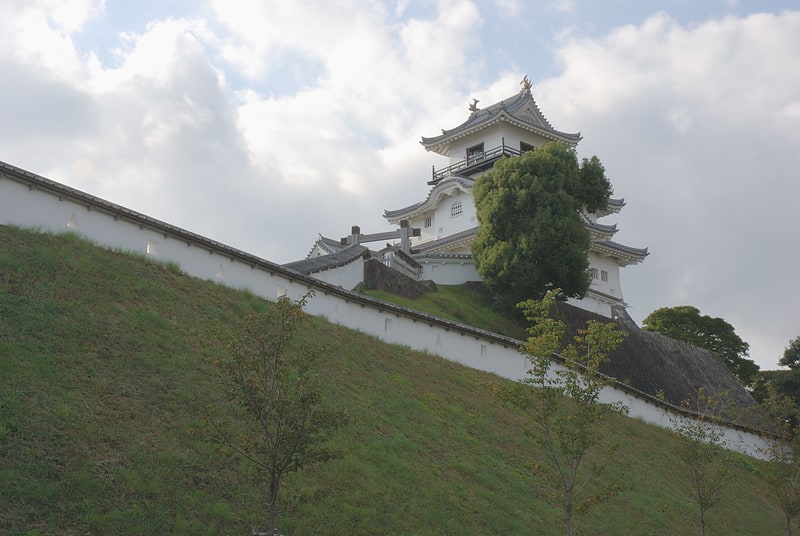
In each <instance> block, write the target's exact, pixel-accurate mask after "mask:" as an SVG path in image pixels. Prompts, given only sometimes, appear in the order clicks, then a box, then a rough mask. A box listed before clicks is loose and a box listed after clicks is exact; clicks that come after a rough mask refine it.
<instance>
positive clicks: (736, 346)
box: [642, 305, 759, 386]
mask: <svg viewBox="0 0 800 536" xmlns="http://www.w3.org/2000/svg"><path fill="white" fill-rule="evenodd" d="M642 325H643V327H644V329H646V330H648V331H655V332H657V333H660V334H662V335H665V336H667V337H670V338H672V339H677V340H679V341H684V342H688V343H690V344H693V345H695V346H699V347H700V348H705V349H706V350H709V351H711V352H713V353H714V354H716V355H717V356H718V357H719V358H720V359H722V362H723V363H724V364H725V366H726V367H727V368H728V370H730V371H731V372H732V373H733V374H734V376H736V378H737V379H738V380H739V382H740V383H741V384H742V385H745V386H749V385H752V383H753V381H754V380H755V378H756V375H757V374H758V369H759V367H758V365H757V364H756V363H755V361H753V360H751V359H748V358H747V356H748V352H749V351H750V345H749V344H747V343H746V342H744V341H743V340H742V339H741V338H740V337H739V336H738V335H737V334H736V332H735V331H734V329H733V326H731V325H730V324H729V323H728V322H726V321H725V320H723V319H722V318H713V317H710V316H708V315H700V311H699V310H698V309H697V308H696V307H692V306H691V305H681V306H678V307H662V308H661V309H656V310H655V311H653V312H652V313H650V314H649V315H647V317H646V318H645V319H644V320H643V321H642Z"/></svg>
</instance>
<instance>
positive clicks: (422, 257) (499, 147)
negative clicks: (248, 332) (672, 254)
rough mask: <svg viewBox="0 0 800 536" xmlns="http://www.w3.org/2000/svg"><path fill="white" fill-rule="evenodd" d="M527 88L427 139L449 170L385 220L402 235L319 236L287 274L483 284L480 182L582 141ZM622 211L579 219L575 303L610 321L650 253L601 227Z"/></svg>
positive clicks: (617, 205) (614, 205)
mask: <svg viewBox="0 0 800 536" xmlns="http://www.w3.org/2000/svg"><path fill="white" fill-rule="evenodd" d="M521 86H522V88H521V89H520V91H519V92H518V93H517V94H516V95H513V96H511V97H509V98H507V99H504V100H502V101H500V102H497V103H494V104H492V105H491V106H488V107H486V108H479V107H478V102H479V101H478V100H477V99H473V102H472V104H470V106H469V111H470V115H469V117H467V119H466V120H465V121H464V122H463V123H461V124H460V125H458V126H456V127H454V128H451V129H447V130H444V129H443V130H442V133H441V134H440V135H438V136H434V137H430V138H427V137H423V138H422V140H421V144H422V146H423V147H424V148H425V149H426V150H428V151H432V152H435V153H437V154H440V155H442V156H445V157H447V158H448V159H449V162H448V165H447V166H445V167H443V168H441V169H436V168H435V167H434V168H433V170H432V174H431V179H430V180H429V181H428V185H429V186H430V187H431V188H430V191H429V193H428V196H427V197H426V198H425V199H424V200H422V201H420V202H418V203H414V204H413V205H410V206H407V207H404V208H399V209H395V210H386V211H385V212H384V218H385V219H386V220H387V221H388V222H389V223H390V224H392V225H397V226H399V229H398V230H397V231H393V232H387V233H378V234H374V235H364V234H361V231H360V229H359V228H358V227H354V228H353V230H352V232H351V235H350V236H348V237H345V238H342V239H341V240H333V239H330V238H326V237H325V236H323V235H320V236H319V238H318V240H317V241H316V242H315V244H314V245H313V247H312V249H311V252H310V253H309V254H308V257H307V258H306V259H305V260H304V261H297V262H294V263H289V264H288V265H286V266H287V267H290V268H292V269H295V270H298V271H300V272H302V273H304V274H306V275H311V276H313V277H319V278H322V279H324V280H326V281H328V282H332V277H331V276H333V275H334V274H335V272H336V271H338V270H344V269H346V267H347V266H348V264H349V262H348V261H349V260H352V259H355V258H357V257H360V256H364V255H367V256H370V257H372V258H377V259H380V260H381V262H383V263H384V264H385V265H387V266H390V267H392V268H394V269H395V270H397V271H399V272H401V273H403V274H404V275H406V276H408V277H411V278H413V279H415V280H431V281H434V282H435V283H439V284H448V285H455V284H461V283H464V282H467V281H479V280H480V279H481V278H480V276H479V275H478V272H477V270H476V269H475V265H474V263H473V261H472V255H471V245H472V241H473V239H474V238H475V235H476V232H477V229H478V225H479V223H478V221H477V216H476V210H475V203H474V200H473V197H472V187H473V185H474V184H475V181H476V180H477V179H478V178H479V177H480V176H481V175H482V174H484V173H486V172H487V171H488V170H490V169H491V168H492V166H493V165H494V163H495V162H497V160H499V159H500V158H502V157H515V156H519V155H521V154H523V153H524V152H526V151H530V150H532V149H534V148H536V147H539V146H541V145H543V144H545V143H548V142H551V141H560V142H563V143H565V144H566V145H567V146H568V147H571V148H574V147H576V146H577V144H578V142H579V141H580V140H581V135H580V134H579V133H574V134H573V133H567V132H561V131H559V130H556V129H554V128H553V127H552V126H551V125H550V123H549V122H548V121H547V119H545V117H544V115H543V114H542V112H541V111H540V110H539V107H538V106H537V104H536V101H535V100H534V99H533V95H532V93H531V83H530V81H529V80H528V77H527V76H526V77H525V78H524V79H523V80H522V82H521ZM624 206H625V202H624V200H623V199H610V200H609V203H608V207H607V209H606V210H605V211H603V212H597V213H588V212H586V211H582V212H581V217H582V219H583V222H584V224H585V225H586V228H587V229H588V231H589V235H590V238H591V245H590V248H589V253H588V257H589V259H588V260H589V272H590V277H591V283H590V287H589V291H588V292H587V294H586V296H585V297H584V298H583V299H580V300H572V301H571V303H572V304H573V305H576V306H578V307H580V308H582V309H586V310H588V311H591V312H594V313H598V314H601V315H603V316H606V317H609V318H613V317H615V316H616V315H617V314H618V312H619V310H620V309H619V308H624V307H625V306H626V303H625V301H624V298H623V293H622V286H621V282H620V268H621V267H623V266H627V265H629V264H638V263H640V262H642V261H643V260H644V258H645V257H646V256H647V254H648V252H647V249H646V248H644V249H640V248H634V247H630V246H626V245H623V244H620V243H618V242H615V241H613V240H612V239H611V238H612V237H613V235H614V234H615V233H616V232H617V227H616V225H605V224H602V223H600V222H599V221H598V220H599V219H600V218H602V217H604V216H608V215H610V214H615V213H618V212H619V211H620V210H621V209H622V207H624ZM386 240H390V241H392V242H390V243H387V244H386V247H384V248H383V249H380V250H378V251H372V250H368V249H367V248H366V247H365V246H363V245H362V244H363V243H369V242H378V241H386ZM334 279H335V278H334Z"/></svg>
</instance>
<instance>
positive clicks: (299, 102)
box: [0, 0, 800, 369]
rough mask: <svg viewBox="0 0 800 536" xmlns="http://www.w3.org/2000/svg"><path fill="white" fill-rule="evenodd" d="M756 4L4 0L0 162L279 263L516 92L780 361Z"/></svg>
mask: <svg viewBox="0 0 800 536" xmlns="http://www.w3.org/2000/svg"><path fill="white" fill-rule="evenodd" d="M795 6H796V3H795V2H792V1H789V0H784V1H768V0H704V1H703V2H695V1H690V0H664V1H661V2H656V1H648V0H606V1H604V2H598V1H596V0H552V1H548V0H541V1H537V2H525V1H522V0H396V1H389V0H387V1H371V0H351V1H348V0H331V1H327V0H326V1H322V0H317V1H311V0H306V1H303V0H293V1H292V2H286V1H280V2H279V1H276V0H205V1H199V0H139V1H137V2H131V1H128V2H119V1H113V0H107V1H103V0H72V1H64V0H0V72H1V73H2V76H1V77H0V127H2V128H0V160H2V161H4V162H7V163H9V164H12V165H15V166H18V167H21V168H23V169H26V170H28V171H32V172H35V173H38V174H40V175H43V176H45V177H47V178H49V179H52V180H55V181H58V182H61V183H63V184H66V185H69V186H72V187H74V188H78V189H80V190H83V191H85V192H88V193H90V194H92V195H95V196H98V197H101V198H103V199H106V200H108V201H111V202H113V203H117V204H119V205H122V206H125V207H128V208H131V209H133V210H136V211H139V212H142V213H144V214H146V215H148V216H152V217H154V218H158V219H161V220H164V221H166V222H168V223H171V224H173V225H177V226H179V227H183V228H185V229H187V230H190V231H192V232H195V233H198V234H201V235H204V236H207V237H209V238H212V239H214V240H218V241H220V242H223V243H226V244H228V245H230V246H233V247H236V248H239V249H242V250H244V251H247V252H249V253H253V254H255V255H259V256H261V257H264V258H266V259H268V260H270V261H273V262H277V263H285V262H290V261H294V260H299V259H302V258H304V257H305V256H306V255H307V253H308V252H309V251H310V249H311V246H312V244H313V242H314V241H315V240H316V238H317V236H318V234H319V233H322V234H324V235H325V236H328V237H331V238H339V237H342V236H345V235H347V234H349V230H350V227H351V226H352V225H360V226H361V229H362V232H365V233H373V232H381V231H386V230H390V229H391V228H390V227H389V226H388V224H387V223H386V221H385V220H384V219H383V217H382V214H383V211H384V210H385V209H389V210H392V209H398V208H402V207H405V206H407V205H410V204H412V203H415V202H417V201H420V200H422V199H424V198H425V196H426V195H427V192H428V189H429V187H428V186H427V184H426V182H427V180H429V178H430V172H431V167H432V166H435V167H436V168H440V167H444V166H445V165H447V162H446V159H445V158H444V157H441V156H439V155H436V154H434V153H429V152H426V151H425V150H424V149H423V148H422V147H421V146H420V144H419V140H420V138H421V137H422V136H435V135H437V134H439V133H440V131H441V129H443V128H444V129H448V128H452V127H454V126H456V125H458V124H460V123H461V122H462V121H464V120H465V119H466V118H467V116H468V115H469V111H468V110H467V106H468V104H469V103H470V102H471V101H472V99H473V98H477V99H479V100H480V102H481V105H482V106H488V105H489V104H491V103H494V102H497V101H499V100H501V99H503V98H507V97H510V96H512V95H514V94H515V93H516V92H517V91H518V90H519V82H520V80H521V79H522V77H523V76H525V75H527V76H528V77H529V78H530V80H531V82H532V83H533V88H532V90H533V95H534V98H535V99H536V101H537V103H538V104H539V107H540V109H541V110H542V112H543V114H544V115H545V117H547V119H548V120H549V121H550V123H551V124H552V125H553V126H554V127H555V128H556V129H558V130H561V131H566V132H580V133H581V134H582V136H583V140H582V141H581V142H580V144H579V145H578V148H577V151H578V156H579V157H582V158H583V157H590V156H592V155H597V156H598V158H599V159H600V160H601V162H602V163H603V164H604V166H605V168H606V174H607V176H608V177H609V178H610V180H611V182H612V184H613V186H614V197H618V198H624V199H625V201H626V203H627V205H626V207H625V208H624V209H623V210H622V212H621V213H620V214H618V215H614V216H611V217H609V218H606V219H604V220H603V223H616V224H617V225H618V227H619V232H618V234H617V235H616V237H615V240H617V241H618V242H621V243H623V244H627V245H630V246H634V247H648V248H649V251H650V255H649V256H648V257H647V259H646V260H645V262H644V263H642V264H640V265H634V266H629V267H626V268H624V269H623V270H622V287H623V291H624V295H625V299H626V301H627V302H628V303H629V304H630V308H629V309H628V311H629V313H630V314H631V316H633V318H634V319H635V320H637V321H638V322H641V321H642V319H644V317H645V316H647V314H649V313H650V312H651V311H653V310H655V309H657V308H659V307H670V306H676V305H693V306H695V307H697V308H698V309H699V310H700V312H701V313H702V314H704V315H710V316H713V317H721V318H723V319H725V320H726V321H727V322H729V323H730V324H731V325H733V327H734V328H735V330H736V333H737V334H738V335H739V336H740V337H742V339H744V340H745V341H746V342H748V343H749V344H750V357H751V358H752V359H754V360H755V361H756V362H757V363H758V364H759V365H760V366H761V368H762V369H774V368H777V362H778V360H779V359H780V357H781V355H782V354H783V350H784V348H785V347H786V346H787V345H788V344H789V342H790V340H791V339H793V338H795V337H797V336H798V335H800V321H798V319H799V318H800V315H799V314H798V311H797V305H798V303H800V290H799V289H800V270H799V269H798V266H800V247H798V243H799V242H800V236H799V235H800V233H798V231H799V230H800V220H799V219H798V209H797V207H798V199H800V180H798V178H799V177H798V171H797V170H798V167H800V166H798V155H800V68H798V60H797V58H798V57H800V7H795Z"/></svg>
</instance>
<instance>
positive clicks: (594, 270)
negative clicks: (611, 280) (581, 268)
mask: <svg viewBox="0 0 800 536" xmlns="http://www.w3.org/2000/svg"><path fill="white" fill-rule="evenodd" d="M591 274H592V279H597V268H592V269H591Z"/></svg>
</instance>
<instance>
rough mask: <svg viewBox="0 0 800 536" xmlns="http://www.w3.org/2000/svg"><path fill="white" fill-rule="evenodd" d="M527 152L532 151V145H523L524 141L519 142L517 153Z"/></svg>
mask: <svg viewBox="0 0 800 536" xmlns="http://www.w3.org/2000/svg"><path fill="white" fill-rule="evenodd" d="M528 151H533V145H531V144H530V143H525V142H524V141H521V142H519V152H520V153H527V152H528Z"/></svg>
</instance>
